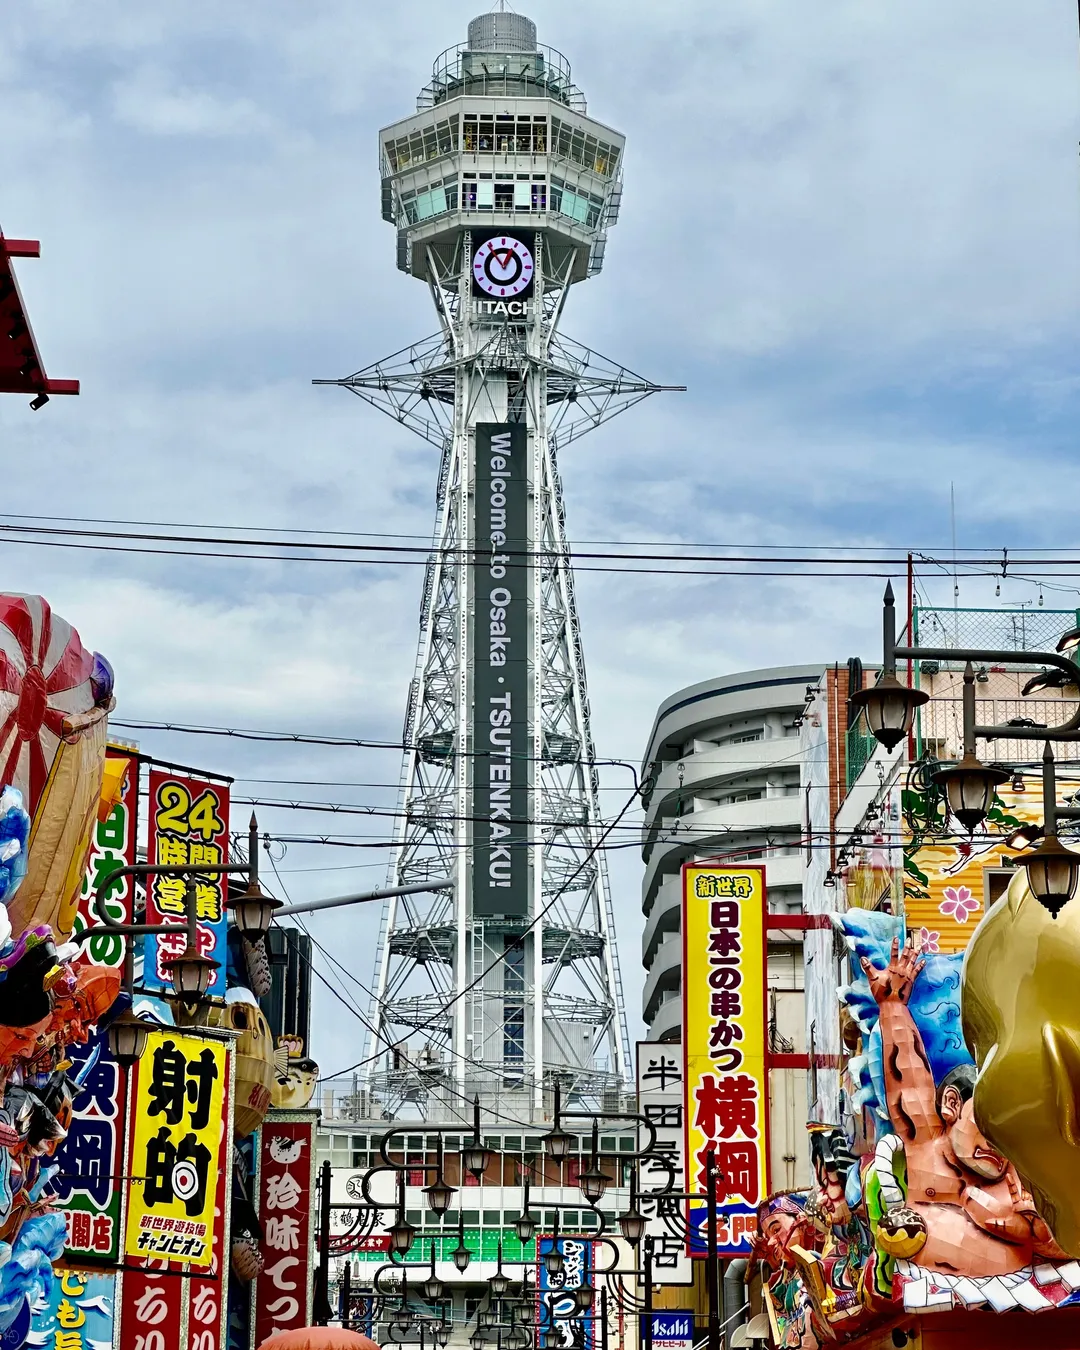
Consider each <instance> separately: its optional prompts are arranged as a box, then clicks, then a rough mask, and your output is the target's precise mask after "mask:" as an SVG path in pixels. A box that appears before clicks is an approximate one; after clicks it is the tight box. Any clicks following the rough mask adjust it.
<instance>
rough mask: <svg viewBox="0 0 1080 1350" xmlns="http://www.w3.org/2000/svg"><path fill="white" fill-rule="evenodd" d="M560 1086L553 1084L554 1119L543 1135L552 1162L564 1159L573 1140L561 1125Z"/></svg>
mask: <svg viewBox="0 0 1080 1350" xmlns="http://www.w3.org/2000/svg"><path fill="white" fill-rule="evenodd" d="M561 1115H562V1088H561V1087H560V1085H559V1084H558V1083H556V1084H555V1119H554V1123H553V1125H552V1127H551V1129H550V1131H549V1132H548V1133H547V1134H546V1135H545V1136H544V1146H545V1147H546V1148H547V1151H548V1157H549V1158H550V1159H551V1161H552V1162H553V1163H563V1162H565V1161H566V1159H567V1157H568V1155H569V1153H570V1146H571V1144H572V1143H573V1142H574V1141H573V1140H572V1139H571V1138H570V1136H569V1135H568V1134H567V1133H566V1131H565V1130H564V1129H563V1127H562V1121H561Z"/></svg>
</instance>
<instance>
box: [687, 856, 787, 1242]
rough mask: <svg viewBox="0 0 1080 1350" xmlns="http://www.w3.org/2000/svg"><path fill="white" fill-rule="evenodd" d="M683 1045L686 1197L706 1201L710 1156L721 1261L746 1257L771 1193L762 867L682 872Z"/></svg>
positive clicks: (699, 1209)
mask: <svg viewBox="0 0 1080 1350" xmlns="http://www.w3.org/2000/svg"><path fill="white" fill-rule="evenodd" d="M682 875H683V913H682V932H683V1047H684V1053H685V1056H686V1075H685V1081H686V1110H685V1112H684V1118H685V1121H686V1158H687V1169H686V1170H687V1181H688V1183H689V1185H688V1188H687V1189H688V1190H690V1191H692V1192H698V1193H699V1194H701V1195H704V1194H705V1190H706V1158H707V1155H708V1152H709V1150H710V1149H712V1150H714V1153H715V1158H716V1166H717V1168H718V1170H719V1179H718V1182H717V1200H718V1202H719V1203H718V1209H717V1216H718V1225H717V1239H718V1249H719V1254H720V1255H721V1256H746V1255H747V1254H748V1253H749V1251H750V1235H751V1234H752V1233H753V1231H754V1229H755V1227H756V1223H757V1215H756V1209H757V1205H758V1202H759V1201H761V1200H764V1199H765V1197H766V1196H767V1195H768V1193H769V1172H768V1169H769V1081H768V1075H767V1070H766V1065H765V1051H766V1045H767V1041H766V1020H767V1000H766V992H765V990H766V980H765V957H766V950H765V943H766V924H765V914H766V902H765V869H764V867H746V866H740V867H724V866H710V865H708V864H698V863H687V864H686V865H685V866H684V867H683V874H682ZM688 1217H689V1220H690V1223H689V1251H690V1255H691V1256H704V1255H705V1252H706V1227H705V1223H706V1205H705V1201H704V1200H698V1201H693V1200H692V1201H690V1204H689V1214H688Z"/></svg>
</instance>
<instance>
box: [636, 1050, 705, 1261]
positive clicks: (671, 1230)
mask: <svg viewBox="0 0 1080 1350" xmlns="http://www.w3.org/2000/svg"><path fill="white" fill-rule="evenodd" d="M637 1095H638V1110H639V1111H640V1112H641V1114H642V1115H643V1116H644V1117H645V1119H646V1120H647V1121H648V1122H649V1124H650V1125H651V1126H652V1130H653V1131H655V1133H650V1131H649V1130H647V1129H646V1128H645V1127H644V1126H643V1125H639V1126H638V1150H639V1152H644V1151H645V1150H646V1148H647V1147H648V1145H649V1144H650V1143H653V1147H652V1149H651V1151H650V1152H649V1154H648V1156H647V1157H645V1158H642V1160H641V1163H640V1166H639V1171H638V1183H639V1192H640V1193H639V1195H638V1209H639V1210H640V1211H641V1213H642V1214H643V1215H644V1216H645V1232H646V1233H647V1234H648V1235H649V1236H650V1237H651V1238H652V1240H653V1274H654V1276H655V1280H656V1283H657V1284H693V1283H694V1267H693V1262H692V1261H691V1260H690V1258H689V1256H688V1254H687V1251H686V1241H685V1239H684V1238H683V1237H682V1236H680V1234H681V1232H682V1230H683V1227H684V1225H685V1223H686V1205H685V1203H684V1202H683V1201H682V1200H668V1199H665V1198H664V1196H663V1194H662V1192H664V1191H674V1192H676V1193H678V1192H681V1191H685V1190H686V1122H685V1120H684V1115H685V1108H684V1105H683V1103H684V1099H685V1092H684V1089H683V1048H682V1046H681V1045H680V1044H678V1043H672V1042H669V1041H638V1044H637ZM654 1140H655V1142H653V1141H654ZM658 1192H659V1193H661V1194H658V1195H657V1198H656V1199H652V1198H650V1197H651V1194H652V1193H658Z"/></svg>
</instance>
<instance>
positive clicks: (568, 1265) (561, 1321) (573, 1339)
mask: <svg viewBox="0 0 1080 1350" xmlns="http://www.w3.org/2000/svg"><path fill="white" fill-rule="evenodd" d="M552 1248H554V1249H555V1250H556V1251H560V1252H562V1257H563V1268H562V1270H561V1271H560V1272H559V1274H558V1275H549V1274H548V1272H547V1267H546V1266H545V1264H544V1253H545V1252H549V1251H551V1250H552ZM537 1256H538V1258H539V1261H538V1265H537V1279H536V1285H537V1289H538V1290H539V1293H540V1298H539V1300H538V1309H537V1318H538V1320H537V1331H538V1333H539V1335H538V1337H537V1343H538V1345H539V1346H540V1347H541V1350H555V1347H558V1346H574V1347H575V1350H594V1348H595V1345H596V1319H595V1317H594V1316H593V1313H592V1312H591V1311H589V1312H582V1310H581V1308H580V1307H579V1306H578V1301H577V1298H576V1297H575V1292H576V1290H577V1289H579V1288H580V1287H581V1285H583V1284H591V1283H592V1277H593V1244H592V1243H591V1242H590V1241H589V1240H588V1239H587V1238H571V1237H559V1238H550V1237H542V1238H539V1239H538V1240H537Z"/></svg>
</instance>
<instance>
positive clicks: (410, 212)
mask: <svg viewBox="0 0 1080 1350" xmlns="http://www.w3.org/2000/svg"><path fill="white" fill-rule="evenodd" d="M457 204H458V181H457V178H456V177H455V178H444V179H443V181H442V182H441V183H433V184H431V185H430V186H429V187H423V188H419V187H418V188H411V189H410V190H409V191H407V192H403V193H402V194H401V211H402V215H403V216H404V218H405V222H406V223H407V224H409V225H418V224H419V223H420V222H421V221H422V220H428V219H430V217H432V216H441V215H443V214H444V213H445V212H447V211H456V210H457Z"/></svg>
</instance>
